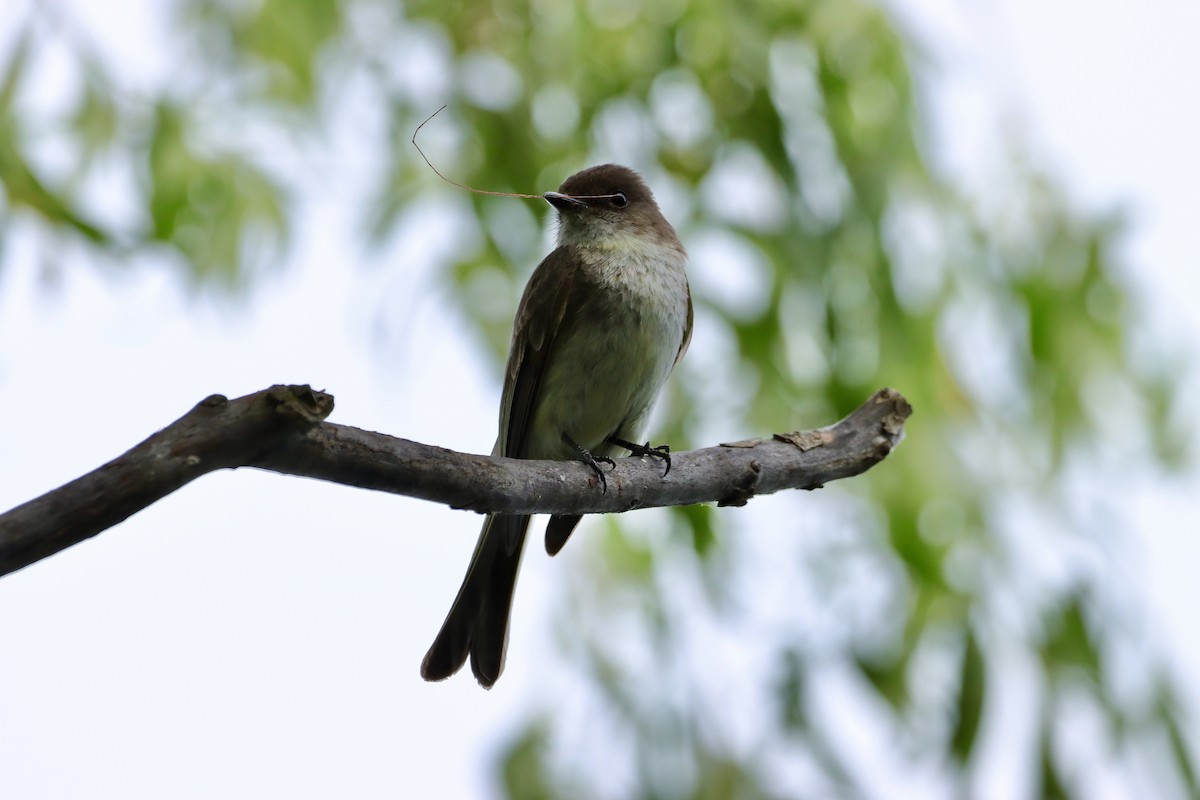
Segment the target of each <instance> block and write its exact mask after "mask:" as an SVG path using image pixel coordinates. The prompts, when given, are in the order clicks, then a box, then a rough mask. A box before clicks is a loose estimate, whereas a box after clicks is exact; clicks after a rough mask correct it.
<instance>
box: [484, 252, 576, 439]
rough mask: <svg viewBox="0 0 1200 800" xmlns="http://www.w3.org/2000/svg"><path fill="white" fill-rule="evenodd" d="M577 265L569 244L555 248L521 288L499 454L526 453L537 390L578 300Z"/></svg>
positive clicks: (510, 358) (511, 349) (503, 403)
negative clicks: (523, 289)
mask: <svg viewBox="0 0 1200 800" xmlns="http://www.w3.org/2000/svg"><path fill="white" fill-rule="evenodd" d="M577 267H578V256H577V255H576V254H575V253H574V252H573V249H572V248H569V247H559V248H556V249H555V250H553V251H552V252H551V253H550V254H549V255H547V256H546V257H545V258H544V259H542V263H540V264H538V266H537V269H535V270H534V271H533V275H532V276H531V277H530V279H529V283H528V285H526V287H525V294H524V295H523V296H522V297H521V304H520V305H519V306H518V307H517V318H516V322H515V324H514V325H513V340H512V347H511V348H510V349H509V352H508V368H507V370H506V371H505V376H504V395H503V397H502V398H501V402H500V420H501V424H500V446H499V448H498V449H499V454H500V455H504V456H508V457H510V458H522V457H524V456H525V448H526V446H527V444H528V439H529V426H530V425H531V424H532V423H533V413H534V410H535V409H534V406H535V404H536V402H537V397H538V389H539V388H540V386H541V383H542V377H543V376H544V375H545V372H546V365H547V363H548V361H549V358H550V356H551V353H552V351H553V349H554V342H555V339H556V338H557V336H558V333H559V330H560V329H561V327H562V322H563V319H565V318H566V316H567V313H568V311H569V310H570V308H571V307H572V305H575V304H577V303H578V299H577V298H578V293H579V289H580V287H579V286H577V283H578V282H577V281H576V280H574V278H575V273H576V270H577ZM506 419H507V420H508V423H507V424H504V420H506Z"/></svg>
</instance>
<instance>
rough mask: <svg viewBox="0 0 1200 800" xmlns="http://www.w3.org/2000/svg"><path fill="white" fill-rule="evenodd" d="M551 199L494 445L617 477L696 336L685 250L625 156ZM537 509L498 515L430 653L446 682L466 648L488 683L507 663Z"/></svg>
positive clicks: (564, 521) (560, 541) (551, 546)
mask: <svg viewBox="0 0 1200 800" xmlns="http://www.w3.org/2000/svg"><path fill="white" fill-rule="evenodd" d="M543 198H544V199H545V200H546V201H547V202H548V203H549V204H550V205H551V206H553V208H554V209H555V211H556V212H557V218H558V233H557V240H556V246H555V248H554V249H553V250H552V251H551V252H550V253H549V254H548V255H547V256H546V257H545V258H544V259H543V260H542V262H541V263H540V264H539V265H538V266H537V268H536V269H534V271H533V274H532V275H531V277H530V279H529V282H528V284H527V285H526V287H525V291H524V292H523V294H522V297H521V301H520V303H519V305H518V307H517V313H516V318H515V320H514V323H513V334H512V342H511V345H510V348H509V354H508V365H507V367H506V370H505V374H504V390H503V393H502V396H501V403H500V425H499V428H500V430H499V436H498V438H497V441H496V445H495V447H494V448H493V450H492V454H493V455H497V456H507V457H510V458H525V459H552V460H562V461H568V460H580V461H584V462H585V463H587V464H588V465H590V466H591V467H592V469H593V470H594V471H595V472H596V474H597V475H598V476H599V483H600V484H601V487H602V488H603V489H604V490H606V489H607V482H606V481H605V478H604V471H603V469H602V468H601V466H600V465H601V464H607V465H608V466H609V467H610V468H612V467H613V466H615V465H614V462H613V461H612V456H617V455H623V454H625V453H626V452H628V453H631V454H634V455H639V456H655V457H658V458H661V459H663V460H664V461H665V462H666V470H665V471H664V476H665V475H666V473H667V472H669V470H670V455H669V448H667V447H666V446H665V445H664V446H659V447H651V446H650V445H649V443H648V442H647V443H646V444H643V445H639V444H636V443H637V442H638V441H640V440H641V437H642V436H643V434H644V428H645V426H646V423H647V418H648V416H649V414H650V411H651V408H652V407H653V405H654V402H655V400H656V398H657V396H658V394H659V392H660V390H661V389H662V387H663V385H664V384H665V383H666V381H667V377H668V375H669V374H670V373H671V371H672V369H673V368H674V367H675V365H676V364H677V363H679V361H680V359H682V358H683V355H684V353H685V352H686V351H687V349H688V344H689V343H690V342H691V336H692V320H693V310H692V297H691V290H690V287H689V285H688V279H687V252H686V251H685V249H684V247H683V245H682V243H681V242H680V240H679V237H678V235H677V234H676V232H675V229H674V228H672V227H671V224H670V223H669V222H668V221H667V220H666V218H665V217H664V216H663V214H662V212H661V211H660V210H659V207H658V204H657V202H656V201H655V199H654V195H653V193H652V192H651V191H650V188H649V186H647V184H646V182H645V180H643V178H642V177H641V176H640V175H639V174H638V173H637V172H635V171H634V170H632V169H630V168H628V167H625V166H621V165H618V164H601V165H598V166H593V167H589V168H587V169H584V170H582V171H581V172H577V173H576V174H574V175H572V176H571V177H569V178H567V179H566V180H565V181H563V183H562V184H561V185H560V186H559V188H558V191H555V192H547V193H545V194H544V195H543ZM580 518H581V517H580V516H579V515H574V514H571V515H566V514H563V515H554V516H551V517H550V520H549V522H548V524H547V526H546V550H547V552H548V553H549V554H550V555H552V556H553V555H555V554H556V553H557V552H558V551H559V550H560V549H562V547H563V545H564V544H566V541H567V539H568V538H569V537H570V535H571V532H572V531H573V530H574V529H575V526H576V525H577V524H578V523H579V520H580ZM529 520H530V517H529V516H527V515H516V514H489V515H488V516H487V518H486V519H485V520H484V523H483V529H482V531H481V532H480V534H479V539H478V541H477V543H476V545H475V550H474V552H473V554H472V555H471V561H470V564H469V566H468V567H467V573H466V576H465V577H464V578H463V582H462V586H461V587H460V588H459V590H458V594H457V596H456V597H455V598H454V602H453V605H452V606H451V608H450V612H449V614H447V616H446V620H445V622H444V623H443V624H442V627H441V629H440V631H439V632H438V634H437V637H436V638H435V640H434V642H433V645H432V646H431V647H430V648H429V651H428V652H427V653H426V655H425V658H424V659H423V661H422V662H421V676H422V677H423V678H424V679H425V680H427V681H440V680H444V679H446V678H449V677H450V676H451V675H453V674H454V673H456V672H457V671H458V670H459V669H460V668H461V667H462V666H463V664H464V663H466V661H467V659H468V657H469V658H470V661H471V671H472V673H474V675H475V678H476V680H477V681H478V682H479V684H480V685H481V686H483V687H484V688H491V687H492V686H493V685H494V684H495V682H496V680H497V679H498V678H499V677H500V674H501V672H502V671H503V669H504V661H505V653H506V650H507V643H508V628H509V615H510V612H511V610H512V599H513V590H514V588H515V586H516V579H517V572H518V570H519V568H520V564H521V555H522V551H523V549H524V545H525V536H526V532H527V530H528V527H529Z"/></svg>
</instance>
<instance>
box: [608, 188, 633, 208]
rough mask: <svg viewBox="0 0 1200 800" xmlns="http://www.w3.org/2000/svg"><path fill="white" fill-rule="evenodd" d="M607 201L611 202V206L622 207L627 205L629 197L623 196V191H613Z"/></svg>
mask: <svg viewBox="0 0 1200 800" xmlns="http://www.w3.org/2000/svg"><path fill="white" fill-rule="evenodd" d="M609 202H611V203H612V206H613V208H624V207H625V206H627V205H629V198H628V197H626V196H625V193H624V192H613V193H612V196H611V199H610V200H609Z"/></svg>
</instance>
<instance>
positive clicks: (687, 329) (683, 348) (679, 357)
mask: <svg viewBox="0 0 1200 800" xmlns="http://www.w3.org/2000/svg"><path fill="white" fill-rule="evenodd" d="M684 288H685V289H686V290H687V299H688V311H687V322H686V323H684V328H683V341H681V342H680V343H679V352H678V353H676V354H675V363H674V364H672V367H675V366H678V365H679V362H680V361H683V354H684V353H686V352H687V349H688V345H690V344H691V343H692V318H693V317H694V316H695V314H694V312H693V310H692V287H690V286H685V287H684Z"/></svg>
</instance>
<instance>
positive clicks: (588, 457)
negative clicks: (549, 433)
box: [562, 433, 617, 494]
mask: <svg viewBox="0 0 1200 800" xmlns="http://www.w3.org/2000/svg"><path fill="white" fill-rule="evenodd" d="M562 438H563V441H564V442H566V443H567V444H568V445H570V446H571V447H572V448H574V450H575V452H576V454H578V456H579V460H580V461H582V462H583V463H585V464H587V465H588V466H589V467H591V468H592V472H595V473H596V477H597V478H599V479H600V490H601V492H602V493H604V494H607V493H608V479H607V478H605V477H604V470H602V469H600V465H601V464H608V468H609V469H616V466H617V462H615V461H613V460H612V459H611V458H609V457H608V456H597V455H593V454H592V453H590V452H588V451H587V450H585V449H584V448H582V447H580V446H579V445H578V444H576V443H575V441H574V440H573V439H572V438H571V437H570V436H567V435H566V434H565V433H564V434H563V437H562Z"/></svg>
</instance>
